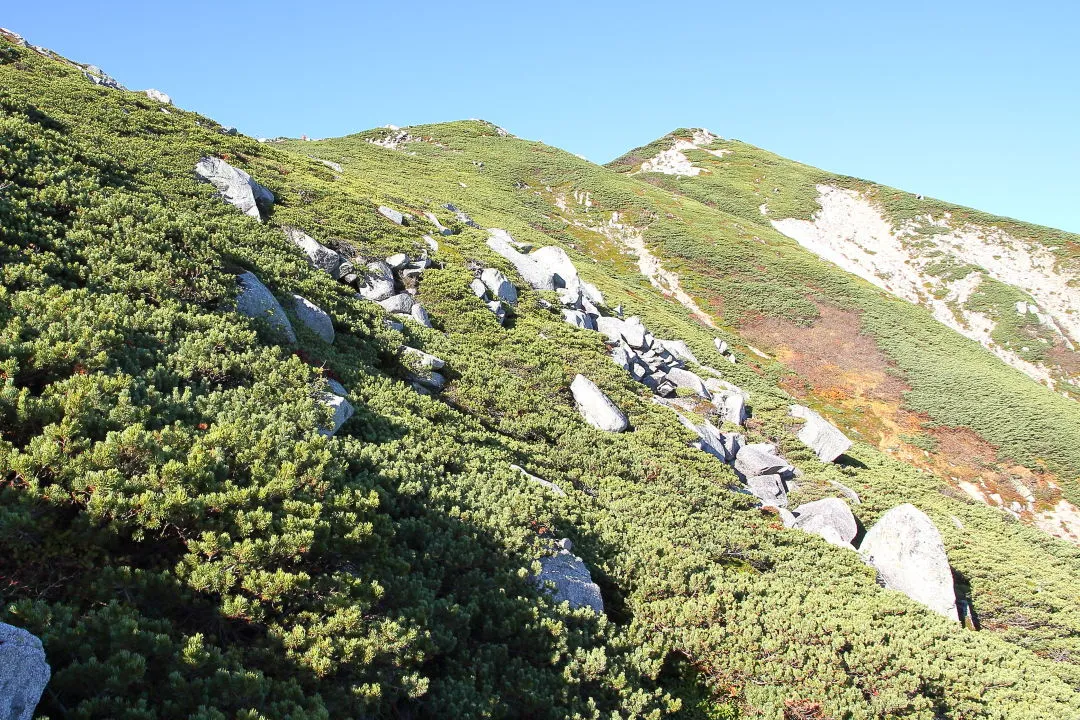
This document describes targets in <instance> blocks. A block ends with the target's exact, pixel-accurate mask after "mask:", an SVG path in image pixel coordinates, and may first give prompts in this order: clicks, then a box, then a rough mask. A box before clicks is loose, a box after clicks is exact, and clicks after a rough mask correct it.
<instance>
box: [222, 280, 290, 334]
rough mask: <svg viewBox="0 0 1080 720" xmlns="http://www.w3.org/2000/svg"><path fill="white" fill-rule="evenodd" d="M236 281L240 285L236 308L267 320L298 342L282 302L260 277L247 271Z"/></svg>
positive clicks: (248, 314) (251, 316)
mask: <svg viewBox="0 0 1080 720" xmlns="http://www.w3.org/2000/svg"><path fill="white" fill-rule="evenodd" d="M236 281H237V282H238V283H239V285H240V294H239V296H238V297H237V298H236V309H237V310H239V311H240V312H241V313H243V314H244V315H247V316H248V317H250V318H260V319H262V320H266V321H267V322H268V323H270V324H271V325H272V326H274V327H275V328H277V329H278V330H279V331H280V332H281V334H282V335H284V336H285V338H286V339H287V340H288V341H289V342H291V343H294V342H296V333H295V332H293V328H292V323H290V322H289V318H288V316H287V315H286V314H285V310H284V308H282V307H281V303H279V302H278V301H277V298H276V297H274V294H273V293H272V292H270V290H269V289H268V288H267V287H266V286H265V285H263V284H262V283H261V282H259V278H257V277H255V275H254V274H253V273H250V272H245V273H242V274H240V275H238V276H237V278H236Z"/></svg>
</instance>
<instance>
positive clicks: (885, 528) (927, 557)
mask: <svg viewBox="0 0 1080 720" xmlns="http://www.w3.org/2000/svg"><path fill="white" fill-rule="evenodd" d="M859 553H860V554H861V555H862V556H863V557H864V558H866V560H867V561H868V562H869V563H870V564H871V565H873V566H874V568H875V569H876V570H877V572H878V575H879V576H880V577H881V579H882V581H883V582H884V583H885V587H886V588H889V589H890V590H899V591H900V592H902V593H904V594H905V595H907V596H908V597H909V598H911V599H912V600H915V601H916V602H920V603H922V604H923V605H925V606H927V607H928V608H930V609H931V610H933V611H934V612H936V613H939V614H941V615H944V616H945V617H947V618H949V619H950V620H954V621H957V622H959V614H958V613H957V610H956V591H955V589H954V586H953V576H952V570H951V569H950V568H949V558H948V556H946V554H945V543H944V542H943V541H942V539H941V533H940V532H938V529H937V527H935V526H934V523H933V522H932V521H931V520H930V518H929V517H927V516H926V514H925V513H924V512H922V511H921V510H919V509H918V508H917V507H915V506H914V505H910V504H907V503H905V504H903V505H898V506H896V507H894V508H893V509H891V510H889V511H888V512H886V513H885V514H884V515H882V516H881V518H880V519H878V521H877V522H876V523H875V524H874V526H873V527H872V528H870V529H869V530H868V531H867V532H866V535H865V536H864V537H863V541H862V543H861V544H860V545H859Z"/></svg>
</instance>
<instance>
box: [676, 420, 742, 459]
mask: <svg viewBox="0 0 1080 720" xmlns="http://www.w3.org/2000/svg"><path fill="white" fill-rule="evenodd" d="M679 422H680V423H682V424H683V426H684V427H686V428H687V429H688V430H691V431H692V432H694V433H696V434H697V436H698V439H697V442H696V443H695V445H696V446H697V448H698V449H699V450H702V451H704V452H707V453H709V454H710V455H713V456H715V457H716V458H718V459H719V460H720V461H721V462H728V460H730V459H731V458H729V457H728V451H727V448H726V447H725V443H724V434H723V433H722V432H720V431H719V430H718V429H716V427H715V426H714V425H713V424H712V423H710V422H709V421H708V420H706V421H705V422H703V423H701V424H700V425H698V424H696V423H694V422H693V421H692V420H690V419H689V418H686V417H684V416H682V415H679Z"/></svg>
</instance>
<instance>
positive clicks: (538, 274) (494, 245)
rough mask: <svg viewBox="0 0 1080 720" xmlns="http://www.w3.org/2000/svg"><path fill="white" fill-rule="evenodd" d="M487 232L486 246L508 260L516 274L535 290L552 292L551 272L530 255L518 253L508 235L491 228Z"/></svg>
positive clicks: (553, 286) (553, 280)
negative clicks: (489, 234)
mask: <svg viewBox="0 0 1080 720" xmlns="http://www.w3.org/2000/svg"><path fill="white" fill-rule="evenodd" d="M488 232H490V233H491V236H490V237H488V239H487V245H488V247H489V248H491V249H492V250H494V251H495V252H496V253H498V254H499V255H501V256H503V257H504V258H506V259H507V260H509V261H510V262H511V263H512V264H513V266H514V267H515V268H516V269H517V271H518V274H519V275H521V277H523V278H525V282H527V283H529V285H531V286H532V287H533V288H535V289H536V290H554V289H555V288H556V285H555V277H554V275H553V274H552V272H551V270H550V269H548V268H547V267H545V266H544V265H542V264H541V263H540V262H538V261H537V260H536V259H534V258H533V257H532V256H530V255H525V254H524V253H521V252H519V251H518V249H517V248H516V247H514V245H513V238H511V237H510V233H508V232H506V231H505V230H501V229H499V228H491V229H490V230H489V231H488Z"/></svg>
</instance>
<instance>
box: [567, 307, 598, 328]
mask: <svg viewBox="0 0 1080 720" xmlns="http://www.w3.org/2000/svg"><path fill="white" fill-rule="evenodd" d="M562 317H563V322H565V323H568V324H570V325H573V326H574V327H579V328H582V329H584V330H596V321H595V320H594V319H593V317H592V315H586V314H585V313H583V312H581V311H580V310H563V311H562Z"/></svg>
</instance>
